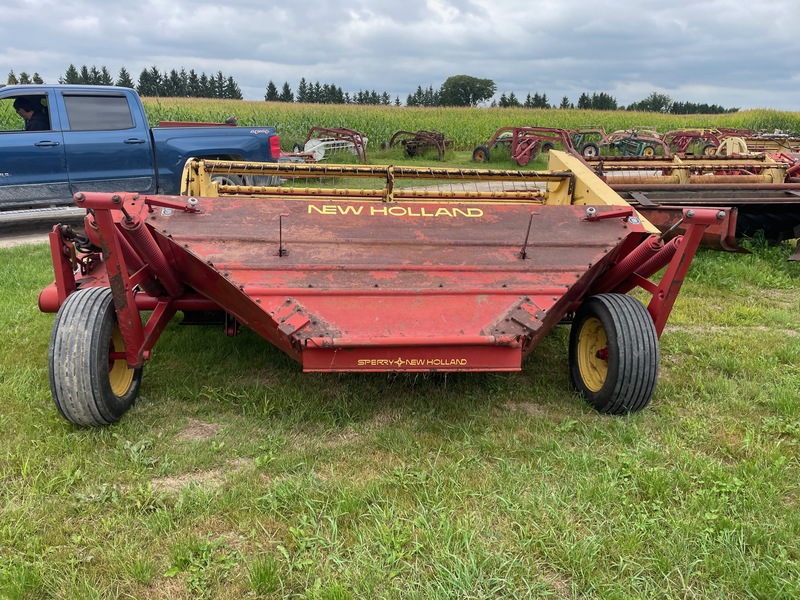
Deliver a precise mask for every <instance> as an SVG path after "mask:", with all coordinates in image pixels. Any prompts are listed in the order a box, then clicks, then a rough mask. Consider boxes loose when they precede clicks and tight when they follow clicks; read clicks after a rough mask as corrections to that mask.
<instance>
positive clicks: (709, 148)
mask: <svg viewBox="0 0 800 600" xmlns="http://www.w3.org/2000/svg"><path fill="white" fill-rule="evenodd" d="M716 153H717V145H716V144H706V145H705V146H703V149H702V150H701V151H700V154H702V155H703V156H714V155H715V154H716Z"/></svg>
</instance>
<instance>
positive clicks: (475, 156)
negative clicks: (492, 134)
mask: <svg viewBox="0 0 800 600" xmlns="http://www.w3.org/2000/svg"><path fill="white" fill-rule="evenodd" d="M472 160H473V161H475V162H479V163H484V162H489V149H488V148H487V147H486V146H478V147H477V148H475V150H473V151H472Z"/></svg>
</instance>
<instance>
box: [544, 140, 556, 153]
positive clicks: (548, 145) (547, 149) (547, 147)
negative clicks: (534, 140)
mask: <svg viewBox="0 0 800 600" xmlns="http://www.w3.org/2000/svg"><path fill="white" fill-rule="evenodd" d="M554 147H555V146H553V142H545V143H544V144H542V153H543V154H547V153H548V152H550V150H552V149H553V148H554Z"/></svg>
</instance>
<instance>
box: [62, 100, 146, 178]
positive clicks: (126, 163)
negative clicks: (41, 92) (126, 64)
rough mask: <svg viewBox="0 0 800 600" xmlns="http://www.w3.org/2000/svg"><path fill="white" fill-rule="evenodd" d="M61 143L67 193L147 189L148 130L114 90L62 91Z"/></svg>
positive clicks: (136, 113)
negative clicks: (69, 188) (65, 161)
mask: <svg viewBox="0 0 800 600" xmlns="http://www.w3.org/2000/svg"><path fill="white" fill-rule="evenodd" d="M60 101H61V102H62V103H63V107H64V114H65V121H66V123H65V124H64V144H65V145H66V156H67V167H68V169H69V181H70V186H71V189H72V192H73V193H75V192H79V191H84V192H153V191H155V182H156V179H155V166H154V165H153V151H152V142H151V140H150V128H149V127H148V125H147V123H146V122H145V117H144V114H143V111H142V110H141V108H140V107H139V106H137V107H135V108H137V109H138V110H131V105H130V99H129V97H128V96H127V95H126V94H125V93H124V92H119V91H107V92H101V91H97V92H95V91H80V92H75V91H63V92H61V97H60Z"/></svg>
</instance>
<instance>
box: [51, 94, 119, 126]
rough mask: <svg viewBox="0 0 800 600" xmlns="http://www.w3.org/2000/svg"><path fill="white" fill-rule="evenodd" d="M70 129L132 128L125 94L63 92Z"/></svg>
mask: <svg viewBox="0 0 800 600" xmlns="http://www.w3.org/2000/svg"><path fill="white" fill-rule="evenodd" d="M64 105H65V106H66V107H67V118H68V119H69V128H70V130H71V131H100V130H104V131H107V130H113V129H132V128H133V117H132V116H131V110H130V107H129V106H128V99H127V98H126V97H125V96H122V95H120V96H109V95H104V96H90V95H83V94H80V95H72V94H64Z"/></svg>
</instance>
